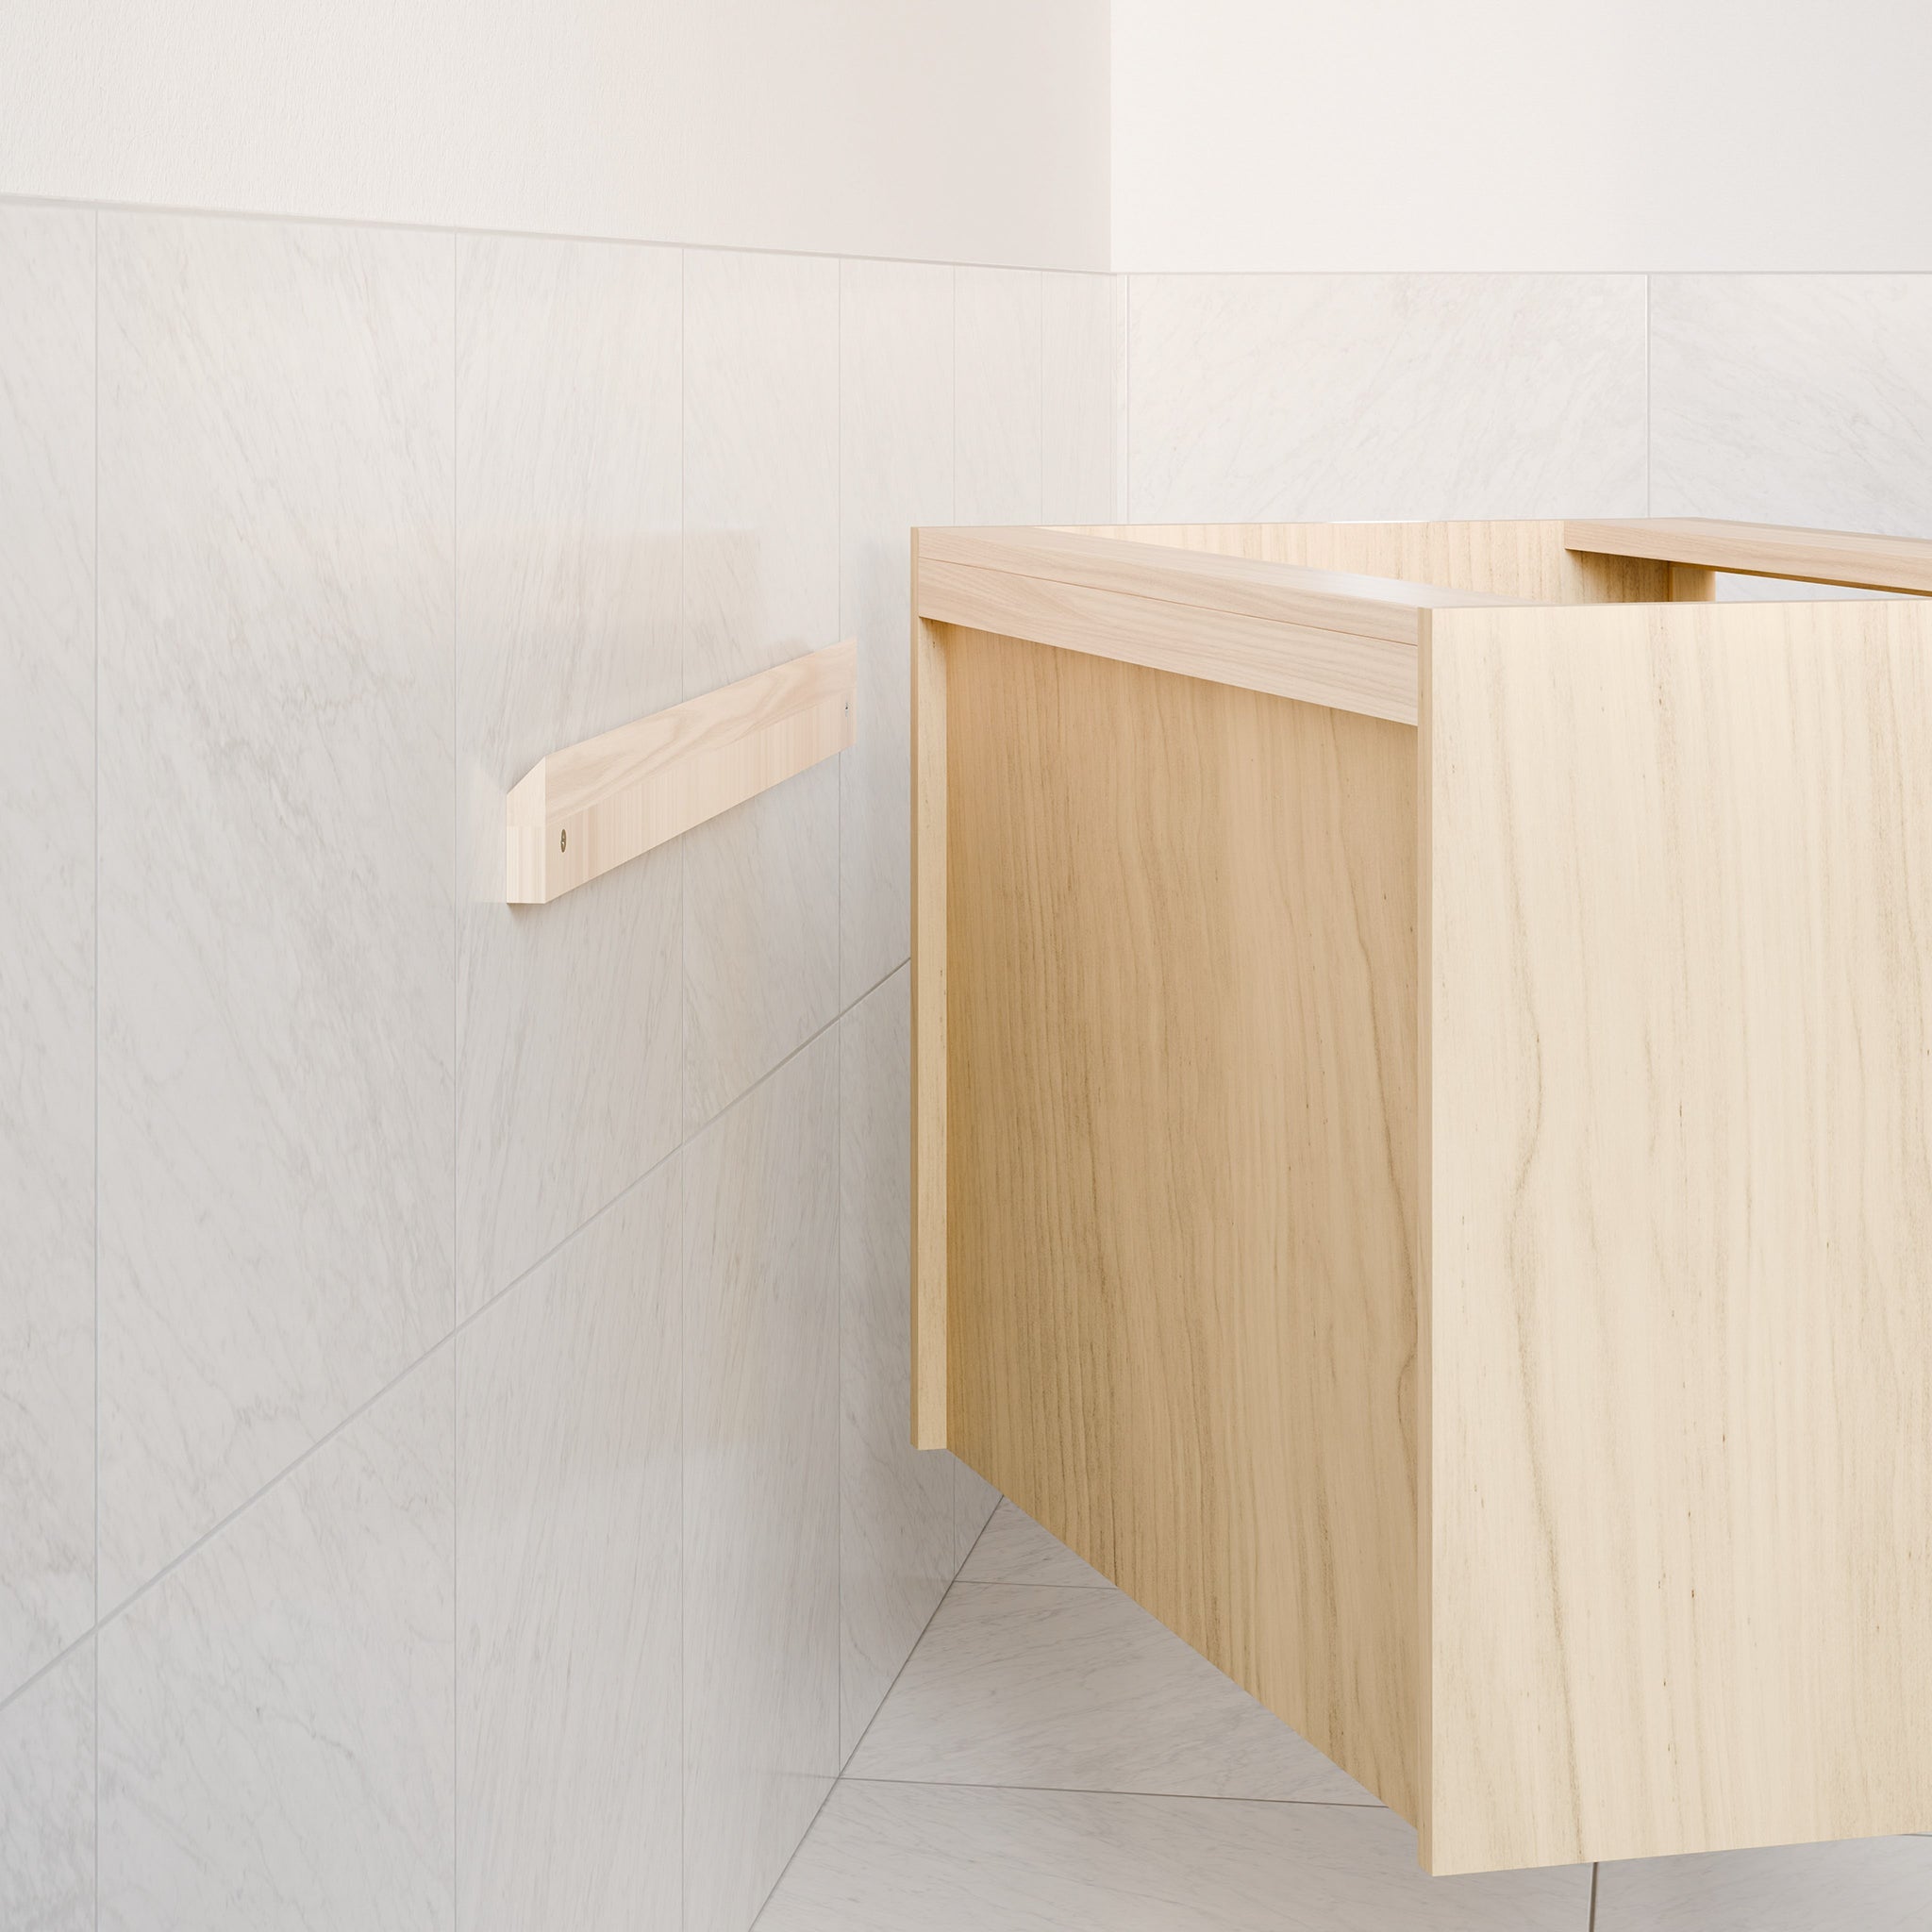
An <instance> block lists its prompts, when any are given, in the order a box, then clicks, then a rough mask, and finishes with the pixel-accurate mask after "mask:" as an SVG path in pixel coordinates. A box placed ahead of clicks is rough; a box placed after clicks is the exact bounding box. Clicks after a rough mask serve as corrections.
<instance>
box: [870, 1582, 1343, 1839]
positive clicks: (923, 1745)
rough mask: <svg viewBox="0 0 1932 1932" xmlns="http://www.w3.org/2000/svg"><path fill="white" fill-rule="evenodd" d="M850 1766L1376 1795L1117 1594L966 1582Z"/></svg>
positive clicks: (980, 1777) (1054, 1782)
mask: <svg viewBox="0 0 1932 1932" xmlns="http://www.w3.org/2000/svg"><path fill="white" fill-rule="evenodd" d="M849 1770H850V1772H851V1774H852V1775H853V1776H854V1777H873V1778H912V1779H918V1780H921V1781H924V1782H932V1783H947V1784H987V1785H1037V1786H1045V1787H1064V1788H1068V1789H1073V1790H1104V1791H1151V1792H1171V1793H1178V1794H1181V1795H1188V1796H1195V1795H1198V1796H1204V1797H1241V1798H1304V1799H1310V1800H1314V1801H1317V1802H1322V1803H1330V1804H1342V1805H1347V1804H1355V1805H1373V1804H1374V1799H1373V1798H1372V1797H1370V1795H1369V1794H1368V1792H1366V1791H1365V1790H1362V1788H1361V1787H1360V1786H1359V1785H1358V1784H1357V1783H1356V1782H1355V1780H1354V1779H1353V1778H1351V1777H1349V1776H1347V1775H1346V1774H1344V1773H1342V1772H1341V1771H1338V1770H1337V1769H1336V1768H1335V1766H1334V1765H1332V1764H1330V1763H1329V1761H1328V1760H1327V1759H1326V1758H1325V1757H1323V1756H1322V1754H1321V1753H1320V1752H1319V1751H1317V1750H1316V1749H1315V1748H1314V1747H1313V1745H1311V1744H1308V1743H1307V1742H1305V1741H1304V1740H1302V1739H1300V1738H1298V1737H1297V1736H1296V1735H1295V1734H1294V1732H1292V1731H1291V1730H1290V1729H1289V1727H1288V1726H1287V1725H1286V1724H1283V1723H1282V1722H1281V1721H1280V1720H1279V1719H1278V1718H1276V1717H1274V1715H1273V1714H1272V1713H1271V1712H1269V1711H1267V1710H1264V1709H1263V1708H1262V1707H1261V1706H1260V1705H1258V1704H1257V1703H1256V1702H1255V1700H1254V1699H1253V1698H1252V1697H1250V1696H1249V1695H1248V1694H1247V1692H1246V1691H1242V1690H1241V1688H1240V1687H1239V1686H1238V1685H1236V1684H1233V1683H1230V1682H1229V1681H1228V1679H1227V1678H1225V1677H1224V1676H1223V1675H1222V1674H1221V1673H1220V1672H1219V1671H1217V1670H1216V1669H1215V1668H1214V1666H1213V1665H1212V1664H1210V1663H1208V1661H1207V1660H1206V1659H1205V1658H1204V1657H1199V1656H1197V1655H1196V1654H1195V1653H1194V1652H1193V1651H1191V1650H1190V1649H1189V1648H1188V1646H1187V1645H1186V1644H1185V1643H1183V1642H1182V1641H1181V1640H1180V1639H1179V1638H1178V1637H1176V1636H1174V1633H1173V1632H1172V1631H1171V1630H1167V1629H1164V1628H1162V1626H1161V1625H1160V1624H1158V1623H1156V1622H1155V1620H1154V1619H1153V1618H1152V1617H1150V1616H1149V1615H1148V1614H1147V1612H1146V1611H1145V1610H1143V1609H1141V1607H1140V1606H1139V1605H1138V1604H1136V1603H1134V1602H1132V1601H1131V1600H1130V1599H1129V1598H1127V1597H1125V1596H1124V1595H1122V1594H1121V1592H1120V1591H1116V1590H1092V1589H1055V1588H1042V1587H1041V1586H1039V1585H1019V1584H1000V1583H956V1584H955V1585H954V1586H953V1588H952V1591H950V1592H949V1593H948V1595H947V1597H946V1600H945V1602H944V1603H943V1604H941V1606H940V1608H939V1612H938V1614H937V1615H936V1616H935V1617H934V1618H933V1621H932V1625H931V1627H930V1628H929V1629H928V1630H927V1631H926V1633H925V1635H924V1637H923V1638H922V1639H921V1640H920V1643H919V1648H918V1649H917V1650H915V1651H914V1652H913V1653H912V1657H911V1658H910V1660H909V1661H908V1664H907V1666H906V1668H905V1670H904V1671H903V1672H901V1673H900V1676H899V1681H898V1683H897V1684H896V1685H894V1686H893V1688H892V1692H891V1696H889V1697H888V1698H887V1699H886V1701H885V1704H884V1705H883V1706H882V1707H881V1708H880V1710H879V1714H878V1716H877V1717H876V1718H874V1720H873V1725H872V1729H871V1730H870V1731H868V1732H867V1733H866V1736H865V1740H864V1742H863V1743H861V1744H860V1745H859V1747H858V1751H857V1752H856V1753H855V1754H854V1755H853V1758H852V1762H851V1765H850V1767H849Z"/></svg>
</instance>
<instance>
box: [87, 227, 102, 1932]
mask: <svg viewBox="0 0 1932 1932" xmlns="http://www.w3.org/2000/svg"><path fill="white" fill-rule="evenodd" d="M93 523H94V851H93V861H94V865H93V872H94V1067H93V1074H94V1078H93V1089H94V1566H93V1567H94V1622H93V1628H92V1631H90V1632H89V1638H90V1639H91V1641H92V1643H93V1665H94V1707H93V1711H92V1724H91V1726H90V1728H91V1729H92V1732H93V1742H94V1780H93V1787H94V1788H93V1799H94V1927H95V1932H99V1928H100V1924H101V1644H100V1629H101V216H100V211H99V209H96V210H95V211H94V517H93Z"/></svg>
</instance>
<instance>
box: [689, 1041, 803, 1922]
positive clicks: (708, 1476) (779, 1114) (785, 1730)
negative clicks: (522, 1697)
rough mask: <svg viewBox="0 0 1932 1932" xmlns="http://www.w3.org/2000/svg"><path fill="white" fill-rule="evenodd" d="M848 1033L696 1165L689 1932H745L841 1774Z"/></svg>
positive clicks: (789, 1067)
mask: <svg viewBox="0 0 1932 1932" xmlns="http://www.w3.org/2000/svg"><path fill="white" fill-rule="evenodd" d="M838 1108H839V1041H838V1036H837V1035H836V1034H835V1033H829V1032H828V1033H825V1034H823V1035H821V1036H820V1037H819V1038H818V1039H817V1040H815V1041H812V1042H811V1044H810V1045H809V1046H808V1047H807V1048H806V1049H805V1050H804V1051H803V1052H802V1053H799V1054H796V1055H794V1056H793V1057H792V1058H791V1059H789V1060H788V1061H786V1063H785V1064H784V1065H783V1066H781V1067H780V1068H779V1069H778V1070H777V1072H776V1073H774V1074H773V1075H772V1076H771V1077H770V1078H769V1079H768V1080H765V1081H764V1082H762V1083H761V1084H760V1085H759V1086H758V1087H757V1088H755V1089H754V1090H753V1091H751V1092H750V1093H748V1094H746V1095H745V1097H744V1098H743V1099H742V1100H741V1101H740V1102H739V1103H738V1105H737V1106H735V1107H733V1108H730V1109H729V1111H727V1112H726V1113H725V1114H724V1116H723V1117H722V1118H720V1119H719V1120H717V1121H715V1122H713V1123H712V1124H711V1125H710V1126H709V1127H708V1128H707V1129H706V1130H705V1132H704V1133H703V1134H701V1135H700V1136H699V1137H698V1138H697V1139H696V1140H695V1141H692V1142H691V1144H690V1145H689V1146H688V1147H687V1148H686V1149H685V1151H684V1154H683V1155H682V1157H681V1159H682V1162H683V1166H684V1187H685V1207H684V1216H685V1219H684V1255H685V1268H684V1294H685V1299H684V1347H683V1357H684V1575H685V1585H684V1673H685V1693H684V1757H685V1788H684V1790H685V1797H684V1846H685V1859H684V1864H685V1925H686V1928H687V1932H740V1928H741V1927H743V1926H744V1925H746V1924H749V1923H750V1921H751V1919H752V1916H753V1914H754V1913H755V1912H756V1911H757V1910H758V1906H759V1904H760V1903H761V1902H762V1900H763V1899H764V1897H765V1895H766V1894H767V1892H769V1890H771V1888H772V1886H773V1885H774V1883H775V1882H776V1879H777V1876H778V1874H779V1872H780V1871H781V1870H782V1869H783V1868H784V1864H785V1861H786V1859H787V1858H789V1857H791V1853H792V1850H793V1848H794V1847H795V1846H796V1845H797V1843H798V1840H799V1839H800V1837H801V1836H803V1834H804V1832H805V1828H806V1826H807V1825H808V1824H809V1823H810V1822H811V1818H812V1815H813V1813H814V1812H815V1811H816V1810H817V1808H818V1807H819V1805H820V1803H821V1802H822V1801H823V1799H824V1795H825V1792H826V1791H827V1790H829V1789H830V1786H831V1781H832V1778H833V1775H834V1774H836V1772H837V1771H838V1768H839V1342H838V1336H839V1171H838V1145H839V1133H838Z"/></svg>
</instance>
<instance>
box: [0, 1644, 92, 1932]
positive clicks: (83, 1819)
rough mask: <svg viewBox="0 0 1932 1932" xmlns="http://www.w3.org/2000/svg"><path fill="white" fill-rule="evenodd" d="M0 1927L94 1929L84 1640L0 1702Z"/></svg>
mask: <svg viewBox="0 0 1932 1932" xmlns="http://www.w3.org/2000/svg"><path fill="white" fill-rule="evenodd" d="M0 1925H5V1926H7V1927H8V1932H93V1927H94V1646H93V1641H92V1639H89V1640H87V1641H83V1642H81V1643H79V1644H76V1645H75V1647H74V1648H73V1649H72V1650H70V1651H69V1652H68V1653H67V1654H66V1655H65V1656H64V1657H61V1658H60V1659H59V1660H58V1662H57V1663H55V1664H54V1665H53V1667H52V1668H51V1669H48V1670H45V1671H42V1673H41V1674H40V1675H39V1676H37V1677H35V1678H33V1679H32V1680H31V1681H30V1682H29V1683H28V1684H27V1685H26V1686H25V1689H24V1690H22V1691H18V1692H17V1693H16V1694H15V1695H14V1697H13V1698H12V1700H11V1701H10V1702H8V1703H6V1704H0Z"/></svg>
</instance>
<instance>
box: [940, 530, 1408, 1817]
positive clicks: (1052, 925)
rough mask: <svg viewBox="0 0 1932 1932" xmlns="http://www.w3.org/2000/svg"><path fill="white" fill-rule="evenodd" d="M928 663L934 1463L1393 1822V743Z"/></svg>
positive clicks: (1349, 718)
mask: <svg viewBox="0 0 1932 1932" xmlns="http://www.w3.org/2000/svg"><path fill="white" fill-rule="evenodd" d="M930 567H931V566H930V565H929V564H927V565H924V566H923V573H924V570H926V569H930ZM945 639H946V641H945V647H944V648H945V654H946V669H945V677H946V752H947V763H948V774H947V781H946V783H947V806H946V814H947V816H946V849H947V854H948V859H949V885H948V903H947V908H946V912H947V923H948V953H947V974H948V980H947V992H946V1004H947V1026H948V1029H949V1032H948V1051H949V1056H950V1059H949V1067H950V1074H949V1086H948V1090H947V1149H948V1154H947V1182H948V1210H947V1212H948V1220H947V1228H946V1244H947V1310H948V1329H949V1343H948V1361H947V1373H948V1381H949V1410H948V1422H947V1439H948V1441H950V1443H951V1444H952V1446H953V1448H954V1449H955V1450H956V1451H957V1452H958V1454H960V1455H961V1456H963V1457H965V1459H966V1460H967V1461H968V1462H969V1463H970V1464H971V1465H972V1466H973V1467H974V1468H975V1469H977V1470H978V1471H979V1472H980V1473H981V1474H983V1475H985V1476H987V1477H988V1478H989V1479H990V1480H991V1481H992V1482H993V1483H995V1484H996V1485H998V1487H999V1488H1000V1489H1001V1490H1003V1491H1005V1492H1006V1493H1007V1494H1008V1495H1010V1496H1011V1497H1012V1498H1013V1499H1014V1500H1015V1501H1016V1502H1017V1503H1018V1504H1019V1505H1020V1506H1021V1507H1023V1508H1024V1509H1025V1510H1026V1511H1027V1512H1028V1513H1029V1514H1031V1515H1033V1516H1034V1517H1036V1518H1037V1519H1038V1520H1039V1521H1040V1522H1041V1523H1043V1524H1046V1526H1047V1527H1048V1528H1049V1529H1051V1530H1052V1531H1053V1532H1054V1533H1055V1534H1056V1535H1058V1536H1059V1537H1060V1538H1062V1539H1063V1540H1064V1541H1066V1542H1067V1543H1068V1544H1069V1545H1071V1547H1072V1548H1074V1550H1075V1551H1077V1552H1078V1553H1079V1554H1080V1555H1081V1556H1083V1557H1086V1558H1087V1560H1088V1561H1089V1562H1091V1563H1092V1564H1094V1565H1095V1567H1096V1568H1098V1569H1100V1570H1101V1571H1103V1572H1104V1573H1105V1574H1108V1576H1111V1577H1112V1578H1113V1579H1114V1580H1115V1581H1116V1582H1118V1583H1119V1584H1120V1585H1121V1586H1122V1587H1123V1588H1124V1590H1126V1591H1128V1592H1129V1593H1130V1594H1131V1595H1132V1596H1134V1597H1135V1598H1136V1599H1137V1600H1138V1601H1139V1602H1141V1604H1143V1605H1145V1606H1146V1607H1148V1608H1149V1609H1150V1610H1152V1611H1153V1612H1154V1614H1155V1615H1156V1616H1158V1617H1159V1618H1160V1619H1161V1620H1162V1621H1163V1622H1164V1623H1166V1624H1168V1625H1169V1626H1170V1627H1172V1628H1173V1629H1174V1630H1176V1631H1178V1632H1179V1633H1180V1634H1181V1635H1182V1636H1183V1637H1184V1638H1185V1639H1186V1640H1187V1641H1189V1642H1190V1643H1191V1644H1193V1645H1194V1647H1195V1648H1196V1649H1198V1650H1199V1651H1201V1652H1202V1653H1203V1654H1204V1655H1205V1656H1207V1657H1210V1658H1211V1659H1212V1660H1213V1661H1214V1662H1215V1663H1217V1664H1218V1665H1220V1666H1221V1668H1222V1669H1223V1670H1224V1671H1226V1672H1227V1673H1228V1674H1230V1675H1231V1676H1233V1677H1234V1678H1235V1679H1236V1680H1237V1681H1238V1682H1240V1683H1242V1684H1244V1685H1245V1686H1247V1688H1248V1689H1249V1690H1250V1691H1253V1692H1254V1694H1255V1695H1256V1696H1257V1697H1258V1698H1260V1699H1261V1701H1262V1702H1263V1703H1265V1704H1267V1705H1269V1706H1270V1707H1272V1708H1273V1709H1274V1710H1275V1711H1277V1712H1278V1713H1280V1715H1281V1716H1282V1717H1284V1718H1285V1719H1286V1720H1287V1721H1288V1722H1289V1723H1290V1724H1293V1725H1294V1726H1295V1728H1296V1729H1298V1730H1299V1731H1301V1732H1302V1733H1303V1735H1304V1736H1306V1737H1307V1738H1308V1739H1309V1740H1312V1741H1313V1742H1314V1743H1316V1744H1317V1745H1318V1746H1319V1747H1320V1748H1321V1749H1323V1750H1324V1751H1325V1752H1327V1753H1328V1755H1329V1756H1330V1757H1333V1758H1334V1759H1335V1761H1336V1762H1337V1763H1339V1764H1341V1765H1342V1766H1343V1767H1344V1768H1345V1769H1347V1770H1348V1771H1350V1772H1352V1773H1353V1774H1355V1775H1356V1776H1357V1777H1358V1778H1359V1779H1361V1780H1362V1782H1363V1783H1364V1784H1366V1785H1367V1786H1369V1788H1370V1789H1371V1790H1374V1791H1376V1792H1378V1793H1379V1794H1380V1795H1382V1796H1383V1797H1384V1798H1386V1799H1387V1800H1388V1801H1389V1802H1390V1803H1391V1804H1392V1805H1393V1806H1395V1807H1397V1808H1398V1809H1400V1810H1402V1811H1404V1812H1405V1813H1407V1814H1408V1815H1410V1816H1413V1815H1414V1807H1415V1799H1416V1794H1415V1776H1414V1774H1415V1749H1416V1705H1415V1700H1416V1693H1417V1685H1418V1676H1419V1652H1418V1636H1417V1621H1416V1620H1417V1614H1418V1608H1419V1602H1418V1591H1417V1581H1416V1568H1415V1566H1416V1551H1417V1527H1416V1514H1415V1480H1416V1470H1415V1453H1416V1437H1415V1413H1414V1402H1415V1392H1416V1391H1415V1291H1414V1282H1413V1277H1412V1274H1411V1269H1412V1265H1413V1254H1414V1247H1413V1243H1414V1239H1415V1185H1416V1163H1415V1149H1416V1111H1415V1109H1416V1098H1415V1082H1416V1068H1417V1045H1416V1034H1415V1021H1416V1011H1417V991H1416V976H1415V975H1416V971H1417V958H1418V955H1417V940H1416V925H1415V920H1416V891H1417V880H1416V839H1417V806H1416V792H1415V759H1416V734H1415V733H1414V731H1413V730H1411V729H1408V728H1407V727H1405V726H1403V725H1400V724H1392V723H1388V722H1384V721H1382V720H1378V719H1374V718H1370V717H1365V716H1361V715H1358V714H1357V713H1354V712H1351V711H1349V710H1346V709H1331V708H1319V707H1316V706H1311V705H1306V704H1300V703H1295V702H1291V701H1289V700H1286V699H1283V698H1280V697H1275V696H1271V695H1266V694H1262V693H1259V692H1256V691H1247V690H1242V689H1238V688H1236V687H1233V686H1230V685H1226V684H1215V683H1208V682H1203V681H1201V680H1199V679H1196V678H1192V677H1175V676H1170V675H1164V674H1162V673H1160V672H1158V671H1155V670H1152V669H1149V668H1146V667H1144V666H1141V665H1135V664H1127V663H1121V662H1117V661H1113V660H1110V659H1109V658H1104V657H1099V656H1090V655H1087V654H1084V653H1078V652H1072V651H1066V650H1057V649H1052V648H1044V647H1042V646H1041V645H1039V644H1037V643H1033V642H1028V641H1020V640H1016V639H1013V638H1006V637H997V636H991V635H986V634H983V633H977V632H971V631H964V630H956V631H950V632H947V633H945ZM921 742H922V756H923V757H924V756H929V752H930V746H929V741H928V740H927V739H926V738H925V736H924V732H922V740H921ZM922 850H923V852H929V847H926V846H925V845H924V834H923V835H922ZM922 862H923V863H924V858H923V860H922ZM922 1104H923V1105H924V1103H922ZM924 1131H925V1129H924V1124H923V1125H922V1132H923V1133H924ZM921 1159H922V1162H924V1159H925V1149H924V1146H922V1150H921Z"/></svg>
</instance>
